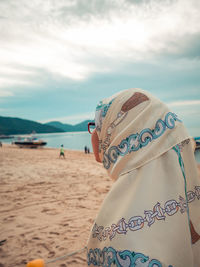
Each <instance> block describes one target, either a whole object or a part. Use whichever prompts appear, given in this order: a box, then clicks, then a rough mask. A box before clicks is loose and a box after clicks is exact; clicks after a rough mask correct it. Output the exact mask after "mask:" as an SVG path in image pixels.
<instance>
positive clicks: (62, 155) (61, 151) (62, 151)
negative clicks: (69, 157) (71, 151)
mask: <svg viewBox="0 0 200 267" xmlns="http://www.w3.org/2000/svg"><path fill="white" fill-rule="evenodd" d="M61 157H63V158H64V159H65V152H64V148H63V145H61V148H60V155H59V158H61Z"/></svg>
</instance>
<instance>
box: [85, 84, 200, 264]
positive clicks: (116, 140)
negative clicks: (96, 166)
mask: <svg viewBox="0 0 200 267" xmlns="http://www.w3.org/2000/svg"><path fill="white" fill-rule="evenodd" d="M90 124H91V123H90ZM90 124H88V129H89V132H90ZM90 133H91V132H90ZM91 140H92V146H93V151H94V156H95V158H96V160H97V161H98V162H100V163H102V164H103V166H104V168H105V169H106V170H107V172H108V174H109V176H110V177H111V178H112V179H113V181H114V183H113V186H112V188H111V190H110V192H109V193H108V195H107V196H106V198H105V200H104V202H103V204H102V207H101V209H100V211H99V213H98V215H97V217H96V219H95V222H94V225H93V227H92V230H91V233H90V236H89V240H88V244H87V264H88V266H126V267H128V266H129V267H131V266H141V267H142V266H143V267H147V266H149V267H150V266H159V267H160V266H164V267H166V266H167V267H172V266H173V267H197V266H200V180H199V178H198V174H197V165H196V162H195V158H194V153H193V147H192V142H191V137H190V136H189V134H188V132H187V130H186V129H185V127H184V125H183V122H182V121H181V119H180V118H179V117H178V116H177V115H176V114H175V113H173V112H172V111H170V110H169V109H168V107H167V106H166V105H165V104H163V103H162V102H161V101H160V100H158V99H157V98H155V97H154V96H152V95H151V94H149V93H148V92H146V91H143V90H141V89H129V90H125V91H122V92H119V93H118V94H116V95H114V96H112V97H110V98H107V99H104V100H102V101H101V102H100V103H99V105H98V106H97V108H96V114H95V130H94V131H93V132H92V136H91Z"/></svg>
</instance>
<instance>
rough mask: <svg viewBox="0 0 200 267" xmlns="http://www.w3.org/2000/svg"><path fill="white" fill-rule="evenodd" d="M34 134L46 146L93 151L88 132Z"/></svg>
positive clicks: (198, 152)
mask: <svg viewBox="0 0 200 267" xmlns="http://www.w3.org/2000/svg"><path fill="white" fill-rule="evenodd" d="M20 136H21V137H23V136H22V135H20ZM34 136H35V137H37V138H38V139H43V140H44V141H45V142H47V145H46V147H52V148H60V146H61V145H63V146H64V148H65V149H70V150H79V151H84V147H85V146H87V147H88V148H89V149H90V151H92V145H91V135H90V134H89V133H88V132H67V133H50V134H49V133H48V134H35V135H34ZM17 137H19V136H15V138H14V140H16V139H17ZM0 141H1V142H2V143H7V144H10V143H12V141H13V139H0ZM195 158H196V160H197V162H199V163H200V150H197V151H196V152H195Z"/></svg>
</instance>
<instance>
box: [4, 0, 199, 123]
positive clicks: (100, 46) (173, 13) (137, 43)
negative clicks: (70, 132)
mask: <svg viewBox="0 0 200 267" xmlns="http://www.w3.org/2000/svg"><path fill="white" fill-rule="evenodd" d="M0 9H1V11H2V12H1V16H0V35H1V38H0V103H2V104H3V103H4V110H5V109H7V108H8V107H5V106H6V102H5V101H8V102H7V104H8V103H10V105H11V102H12V101H14V100H12V101H11V100H9V98H10V99H11V98H13V97H16V96H19V93H20V94H23V96H24V97H25V95H26V96H28V93H27V92H29V96H32V97H33V95H34V92H37V93H39V92H40V94H42V93H41V92H45V91H49V90H51V91H55V90H58V91H59V90H61V91H62V94H64V91H70V92H71V91H73V90H75V91H76V90H80V88H82V90H83V91H84V90H86V91H84V94H86V93H88V91H87V90H89V89H90V92H91V88H93V87H94V84H95V88H100V89H99V90H102V91H105V92H107V91H108V90H107V88H108V87H109V86H113V87H115V88H116V90H118V89H122V88H124V87H125V88H127V87H129V86H130V85H131V84H132V86H135V85H137V86H139V87H142V86H145V87H146V88H147V89H148V87H149V88H150V91H151V92H153V93H156V95H158V96H159V97H160V98H161V99H163V100H164V101H166V102H168V103H176V102H177V100H179V99H178V95H180V90H179V89H180V87H181V88H182V90H181V93H182V94H183V96H182V97H183V99H180V101H186V100H188V101H189V100H194V99H196V98H197V95H198V93H199V92H200V85H199V82H200V81H199V78H198V76H199V74H198V73H199V70H200V49H199V47H200V23H199V17H200V1H199V0H190V1H188V0H162V1H161V0H135V1H131V0H115V1H109V0H107V1H106V0H93V1H87V0H85V1H83V0H70V1H66V0H59V1H56V0H48V1H47V0H46V1H43V0H32V1H27V0H18V1H16V0H1V1H0ZM155 75H156V76H155ZM118 77H121V79H120V78H119V79H118ZM130 77H131V78H130ZM144 77H146V79H148V80H149V82H147V81H144ZM152 77H156V78H157V83H155V79H153V78H152ZM184 77H185V78H184ZM111 78H112V80H111ZM130 79H132V80H130ZM96 80H99V81H101V86H100V85H99V84H97V83H95V82H96ZM106 80H107V81H108V83H107V84H106ZM114 80H115V81H116V80H118V83H117V84H115V83H114ZM129 81H130V82H129ZM133 81H134V84H133ZM173 81H174V83H173ZM158 82H160V88H162V86H163V84H164V85H165V89H164V88H162V90H161V89H160V90H161V91H162V92H161V91H160V92H159V90H158V88H159V85H158ZM175 83H177V91H176V92H175V91H173V94H174V95H176V94H177V97H176V98H173V96H174V95H173V94H169V92H166V88H170V87H174V88H175ZM123 84H124V87H123ZM161 85H162V86H161ZM126 86H127V87H126ZM132 86H131V87H132ZM84 88H85V89H84ZM188 88H189V89H190V91H191V94H190V95H189V94H188ZM144 89H145V88H144ZM94 90H95V89H94ZM113 92H115V90H114V91H112V90H110V91H109V93H113ZM95 93H96V94H97V95H98V94H99V93H97V92H95ZM49 95H50V96H51V93H49ZM68 96H69V95H68ZM99 96H100V97H101V95H100V94H99ZM188 97H189V99H188ZM52 98H53V94H52ZM3 99H4V101H3ZM198 99H200V96H199V98H198ZM9 101H10V102H9ZM13 103H14V102H13ZM182 103H185V104H183V105H186V102H182ZM180 105H182V104H180ZM196 106H197V105H196ZM92 108H93V107H92ZM1 110H3V107H2V109H1ZM91 112H92V111H91V110H86V109H85V110H84V111H83V114H90V113H91ZM10 113H11V112H10ZM80 113H82V112H80ZM78 114H79V113H77V114H69V117H70V118H72V117H73V116H75V117H76V116H78ZM19 115H21V113H19ZM72 115H73V116H72ZM52 117H53V115H52ZM57 117H58V118H61V117H63V115H62V114H58V115H57ZM80 118H82V117H81V114H80ZM37 119H41V120H44V119H45V118H40V116H38V117H37ZM47 119H48V118H47ZM49 119H50V118H49Z"/></svg>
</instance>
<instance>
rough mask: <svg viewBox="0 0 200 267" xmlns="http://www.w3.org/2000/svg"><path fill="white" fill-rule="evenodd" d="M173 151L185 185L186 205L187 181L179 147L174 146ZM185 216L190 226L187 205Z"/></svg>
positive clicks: (186, 196)
mask: <svg viewBox="0 0 200 267" xmlns="http://www.w3.org/2000/svg"><path fill="white" fill-rule="evenodd" d="M173 150H174V151H175V152H176V154H177V155H178V160H179V165H180V167H181V171H182V174H183V178H184V183H185V198H186V203H188V194H187V181H186V176H185V167H184V162H183V159H182V156H181V150H180V148H179V145H176V146H174V147H173ZM187 215H188V223H189V225H190V215H189V207H188V205H187Z"/></svg>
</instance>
